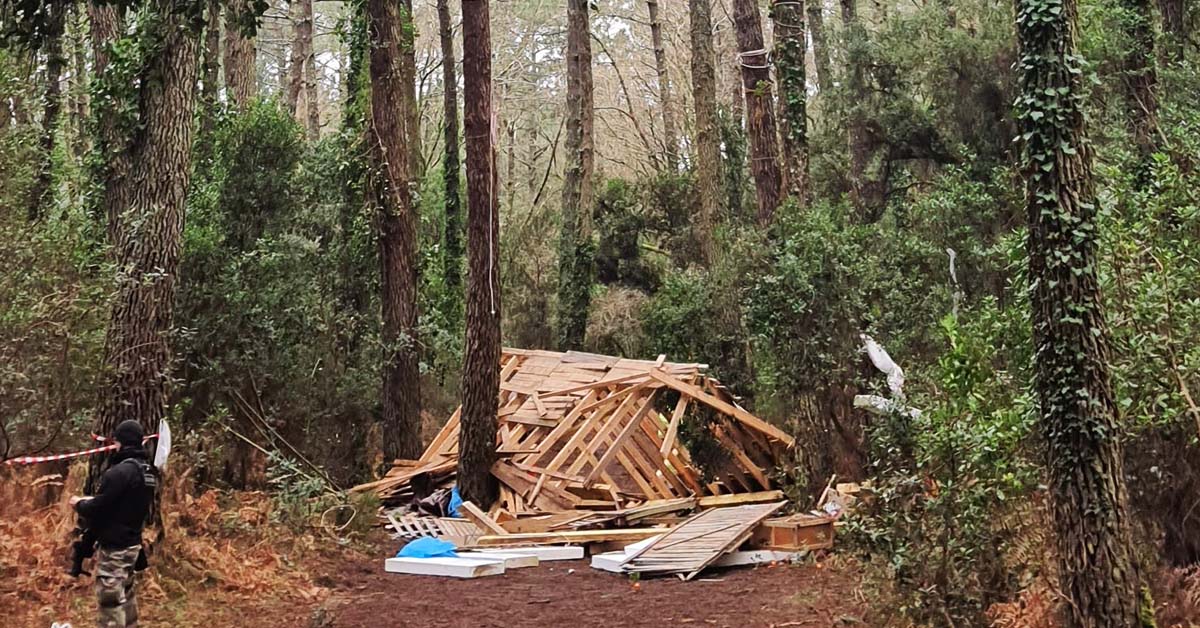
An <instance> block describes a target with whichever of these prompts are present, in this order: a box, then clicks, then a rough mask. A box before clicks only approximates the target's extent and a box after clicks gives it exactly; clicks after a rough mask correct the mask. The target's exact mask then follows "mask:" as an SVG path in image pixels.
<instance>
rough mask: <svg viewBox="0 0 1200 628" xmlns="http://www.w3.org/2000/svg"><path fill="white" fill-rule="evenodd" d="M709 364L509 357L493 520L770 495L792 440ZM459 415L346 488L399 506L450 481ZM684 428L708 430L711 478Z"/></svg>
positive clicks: (504, 368)
mask: <svg viewBox="0 0 1200 628" xmlns="http://www.w3.org/2000/svg"><path fill="white" fill-rule="evenodd" d="M706 368H707V367H706V365H703V364H677V363H671V362H667V361H666V360H665V356H660V357H659V358H658V360H654V361H650V360H630V359H625V358H616V357H610V356H603V355H596V354H591V353H580V352H573V351H572V352H567V353H558V352H552V351H533V350H520V349H505V350H504V352H503V356H502V362H501V372H500V390H499V391H498V393H499V395H500V400H499V401H500V403H499V411H498V413H497V421H498V433H497V438H496V453H497V461H496V463H495V465H494V466H493V468H492V474H493V475H495V476H496V478H497V479H498V480H499V482H500V500H499V502H498V503H497V504H496V505H495V506H494V507H493V509H492V511H491V512H492V516H493V517H496V518H497V519H508V518H512V517H521V516H527V515H536V514H539V513H554V512H562V511H571V510H575V511H579V510H583V511H620V510H625V509H629V508H633V507H637V506H639V505H641V504H645V503H647V502H654V503H660V502H661V500H678V499H682V498H691V497H704V496H717V495H729V494H739V493H750V492H756V491H768V490H770V489H772V488H774V487H773V482H772V479H771V472H772V469H774V467H775V466H776V462H777V461H778V460H779V459H780V457H781V456H782V454H783V452H784V451H786V450H787V449H789V448H790V447H792V446H793V444H794V443H793V440H792V438H791V436H789V435H788V434H787V433H785V432H783V431H782V430H780V429H778V428H776V427H775V426H773V425H771V424H769V423H767V422H766V421H763V420H762V419H759V418H758V417H756V416H754V415H753V414H751V413H750V412H748V411H746V410H745V409H744V408H742V407H741V406H740V405H738V403H737V400H736V399H735V398H734V397H733V395H731V394H730V393H729V391H728V390H727V389H725V387H723V386H722V385H721V384H720V382H718V381H717V380H715V379H714V378H712V377H709V376H708V375H706V374H705V370H706ZM460 412H461V408H459V410H457V411H455V412H454V414H453V415H452V416H451V417H450V420H449V421H448V422H447V423H446V424H445V425H444V426H443V427H442V429H441V431H440V432H439V433H438V434H437V436H436V437H435V438H434V439H433V441H432V442H431V443H430V444H429V447H428V448H427V449H426V450H425V452H424V454H422V456H421V458H420V459H419V460H397V461H395V463H394V465H393V467H392V469H391V470H390V471H389V472H388V473H387V474H386V475H385V476H384V477H383V478H381V479H379V480H377V481H375V482H371V483H368V484H363V485H360V486H358V487H355V488H354V489H353V490H355V491H360V492H361V491H374V492H375V493H376V494H377V495H378V496H379V497H380V498H381V500H382V501H383V502H384V503H385V504H398V503H403V502H405V501H409V500H411V498H412V497H413V495H414V493H418V494H420V493H424V492H427V491H428V490H430V489H431V488H436V487H439V486H446V485H449V484H450V483H452V482H453V478H454V473H455V469H456V467H457V459H458V433H459V414H460ZM685 427H686V428H687V429H691V430H705V431H706V432H707V434H706V435H704V438H705V439H706V440H708V441H709V442H712V443H716V444H717V445H718V447H717V448H715V449H717V450H718V451H717V452H716V453H715V454H713V455H709V456H706V458H705V460H704V467H705V469H706V470H707V471H708V473H707V474H704V473H701V471H700V469H699V468H698V465H697V464H696V461H695V460H694V458H693V456H692V454H691V452H689V451H688V449H687V447H685V446H684V444H683V443H682V442H681V440H680V431H681V429H684V428H685ZM415 488H418V489H420V490H414V489H415Z"/></svg>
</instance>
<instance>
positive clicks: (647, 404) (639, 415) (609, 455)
mask: <svg viewBox="0 0 1200 628" xmlns="http://www.w3.org/2000/svg"><path fill="white" fill-rule="evenodd" d="M657 393H658V391H657V390H655V391H652V392H651V393H650V394H649V395H647V396H646V400H645V401H643V402H642V406H641V407H640V408H638V410H637V412H635V413H633V418H631V419H629V423H627V424H626V425H625V427H624V428H622V429H621V431H620V432H619V433H618V434H617V437H616V438H615V439H614V440H613V442H612V444H611V445H609V446H608V449H607V450H605V452H604V455H603V456H600V461H599V462H597V463H596V466H594V467H592V471H591V473H588V474H587V477H585V478H583V485H584V486H587V485H589V484H591V483H592V482H593V481H594V480H595V479H596V476H598V475H600V473H601V472H603V471H605V470H606V469H607V468H608V465H609V463H611V462H612V461H613V458H615V457H616V455H617V453H619V452H620V451H621V448H622V447H624V446H625V441H626V440H628V439H629V437H630V436H633V433H634V432H635V431H637V429H638V427H640V426H641V423H642V419H643V418H644V417H645V416H646V413H647V412H649V411H650V410H651V409H652V408H653V407H654V397H655V396H656V394H657Z"/></svg>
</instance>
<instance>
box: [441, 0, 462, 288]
mask: <svg viewBox="0 0 1200 628" xmlns="http://www.w3.org/2000/svg"><path fill="white" fill-rule="evenodd" d="M437 14H438V34H439V36H440V38H441V44H442V108H443V111H444V116H445V122H444V123H443V124H444V126H443V128H442V132H443V141H444V142H445V144H446V146H445V152H443V153H442V178H443V179H442V180H443V187H444V189H445V195H446V210H445V211H446V231H445V234H444V235H443V238H442V239H443V242H442V246H443V249H444V253H443V254H444V257H443V258H442V263H443V267H442V272H443V274H444V276H445V281H446V292H447V293H448V294H449V295H450V297H451V299H453V300H454V302H455V303H458V302H459V300H460V299H461V297H462V262H463V260H462V256H463V250H462V203H461V201H460V200H459V194H458V185H459V183H458V180H459V162H458V73H457V72H456V71H455V69H454V31H453V29H452V26H451V23H450V0H437ZM459 311H460V312H461V310H459Z"/></svg>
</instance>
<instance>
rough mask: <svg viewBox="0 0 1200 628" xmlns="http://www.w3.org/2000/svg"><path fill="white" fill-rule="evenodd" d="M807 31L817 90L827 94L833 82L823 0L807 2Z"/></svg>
mask: <svg viewBox="0 0 1200 628" xmlns="http://www.w3.org/2000/svg"><path fill="white" fill-rule="evenodd" d="M805 10H806V12H807V13H808V30H809V32H810V33H812V50H813V69H815V70H816V72H817V89H818V90H819V91H820V92H821V93H822V94H824V93H827V92H828V91H829V87H830V85H831V84H832V82H833V64H832V63H831V62H830V60H829V33H828V32H827V31H826V30H825V0H808V4H807V5H806V6H805Z"/></svg>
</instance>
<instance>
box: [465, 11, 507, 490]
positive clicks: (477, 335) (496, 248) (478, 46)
mask: <svg viewBox="0 0 1200 628" xmlns="http://www.w3.org/2000/svg"><path fill="white" fill-rule="evenodd" d="M462 12H463V103H464V111H465V116H464V118H465V119H464V127H465V131H466V143H467V245H468V246H467V264H468V271H467V343H466V351H465V353H464V355H463V379H462V391H463V403H462V415H461V417H460V419H459V420H460V422H461V428H460V431H459V436H458V452H459V454H458V487H459V490H460V491H461V492H462V496H463V499H466V500H470V501H473V502H475V504H476V505H478V506H479V507H481V508H488V507H489V506H491V504H492V503H493V502H495V501H496V496H497V493H498V491H499V485H498V484H497V482H496V478H495V477H494V476H493V475H492V464H493V463H494V462H495V460H496V410H497V405H498V394H499V391H500V275H499V268H500V261H499V257H500V212H499V207H498V206H497V195H496V192H497V190H496V188H497V186H496V151H495V147H494V146H493V145H492V138H493V133H494V129H493V128H492V120H493V117H492V40H491V33H490V31H489V26H488V2H487V0H462Z"/></svg>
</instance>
